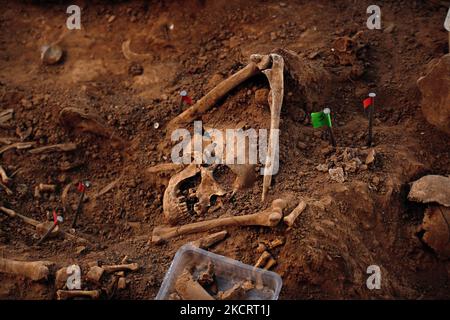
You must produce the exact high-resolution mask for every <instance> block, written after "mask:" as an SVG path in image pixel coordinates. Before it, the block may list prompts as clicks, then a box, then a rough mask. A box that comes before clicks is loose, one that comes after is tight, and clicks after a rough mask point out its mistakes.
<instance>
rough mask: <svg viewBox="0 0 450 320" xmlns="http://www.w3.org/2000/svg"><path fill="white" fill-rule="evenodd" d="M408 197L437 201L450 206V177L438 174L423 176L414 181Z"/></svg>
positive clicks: (416, 199)
mask: <svg viewBox="0 0 450 320" xmlns="http://www.w3.org/2000/svg"><path fill="white" fill-rule="evenodd" d="M408 199H409V200H410V201H416V202H422V203H431V202H437V203H439V204H441V205H443V206H446V207H450V178H449V177H444V176H438V175H428V176H425V177H422V178H420V179H419V180H417V181H415V182H413V184H412V186H411V190H410V191H409V194H408Z"/></svg>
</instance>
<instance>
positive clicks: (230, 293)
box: [217, 281, 255, 300]
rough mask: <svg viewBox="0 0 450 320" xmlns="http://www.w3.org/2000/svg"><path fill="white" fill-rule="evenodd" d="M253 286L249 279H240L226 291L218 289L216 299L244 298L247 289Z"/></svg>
mask: <svg viewBox="0 0 450 320" xmlns="http://www.w3.org/2000/svg"><path fill="white" fill-rule="evenodd" d="M254 287H255V286H254V285H253V283H252V282H251V281H243V282H242V281H241V282H238V283H236V284H235V285H234V286H232V287H231V288H230V289H228V290H226V291H220V292H219V293H218V294H217V299H218V300H245V298H246V294H247V291H249V290H251V289H253V288H254Z"/></svg>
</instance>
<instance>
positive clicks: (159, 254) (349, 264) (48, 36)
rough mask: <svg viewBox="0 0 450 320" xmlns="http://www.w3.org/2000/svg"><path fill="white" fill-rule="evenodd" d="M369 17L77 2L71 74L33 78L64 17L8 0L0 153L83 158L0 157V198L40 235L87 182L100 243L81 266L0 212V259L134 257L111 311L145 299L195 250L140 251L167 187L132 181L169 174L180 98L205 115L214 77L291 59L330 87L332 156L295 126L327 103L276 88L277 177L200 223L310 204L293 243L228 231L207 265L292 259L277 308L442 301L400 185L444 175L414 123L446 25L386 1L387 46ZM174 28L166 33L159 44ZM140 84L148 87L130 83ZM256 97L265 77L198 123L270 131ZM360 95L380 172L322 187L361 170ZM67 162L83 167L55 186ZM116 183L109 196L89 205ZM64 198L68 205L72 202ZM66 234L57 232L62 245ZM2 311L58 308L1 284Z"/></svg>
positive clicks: (57, 4) (432, 137)
mask: <svg viewBox="0 0 450 320" xmlns="http://www.w3.org/2000/svg"><path fill="white" fill-rule="evenodd" d="M370 4H372V2H370V1H350V0H346V1H339V2H337V1H292V2H290V1H286V2H284V3H283V2H279V1H243V0H240V1H239V0H218V1H200V0H199V1H194V0H188V1H168V2H159V1H155V2H154V3H153V2H152V3H150V4H144V3H143V2H139V1H115V2H114V4H110V5H105V4H103V3H99V2H98V1H89V2H88V1H86V2H85V3H84V4H83V5H82V30H80V31H76V30H75V31H70V32H67V34H66V35H65V36H64V37H63V39H62V41H61V43H60V45H61V46H62V47H63V49H64V51H65V56H64V60H63V61H62V62H61V63H59V64H58V65H53V66H44V65H42V63H41V61H40V48H41V46H43V45H45V44H47V43H49V42H53V41H56V40H57V39H58V38H59V37H61V36H62V34H63V33H64V32H65V29H66V28H65V20H66V18H67V16H68V15H67V14H66V13H65V11H66V8H67V6H68V4H61V1H54V2H53V1H48V2H44V1H41V2H39V1H32V2H31V1H28V2H19V1H1V5H2V10H1V15H0V28H1V30H2V32H1V33H0V46H1V50H0V111H2V110H5V109H8V108H13V109H14V118H13V119H12V120H10V121H9V122H8V124H9V125H10V128H7V127H5V128H0V137H15V138H19V139H20V137H21V136H22V137H23V138H24V141H35V142H36V143H37V144H38V146H44V145H50V144H56V143H66V142H75V143H77V144H78V150H77V151H74V152H67V153H59V152H54V153H49V154H45V155H34V154H30V153H29V152H28V151H27V150H12V151H7V152H5V153H4V154H3V155H2V156H1V158H0V165H1V166H2V167H4V168H5V169H6V171H7V172H8V173H9V174H12V173H13V172H15V171H17V170H18V171H17V173H16V174H15V175H14V177H13V181H12V183H11V184H10V189H11V190H12V191H13V192H14V194H13V195H7V194H6V193H5V191H4V190H0V205H2V206H5V207H8V208H11V209H14V210H16V211H17V212H20V213H22V214H25V215H28V216H30V217H33V218H34V219H36V220H39V221H44V220H46V219H47V216H46V212H47V211H49V210H51V209H52V208H55V207H60V206H61V197H60V194H61V192H60V191H62V189H63V187H64V186H65V185H67V184H68V183H70V182H72V183H76V182H78V181H80V180H82V179H89V180H90V181H91V182H92V184H93V186H92V188H90V189H89V190H88V193H87V194H88V196H89V201H87V202H86V203H85V205H84V208H83V211H82V215H81V218H80V220H79V226H78V228H77V232H78V233H80V234H82V235H83V236H84V237H86V238H88V239H90V240H91V241H92V242H93V243H95V245H93V246H86V248H85V249H84V250H82V252H81V253H77V252H79V251H80V250H79V249H80V248H79V246H80V244H77V243H74V242H72V241H70V240H63V239H60V238H56V239H49V240H48V241H46V242H45V243H44V244H43V245H41V246H36V245H35V244H36V242H37V239H36V237H35V232H34V230H31V229H30V228H28V227H25V225H24V224H23V223H22V222H21V221H18V220H13V219H11V218H8V217H7V216H6V215H3V214H0V254H1V255H2V256H3V257H6V258H11V259H18V260H50V261H53V262H55V263H56V264H57V266H58V267H65V266H68V265H69V264H74V263H75V264H78V265H80V267H81V269H82V272H83V275H85V274H86V272H87V270H88V265H89V264H90V263H92V262H93V261H98V262H99V263H104V264H116V263H120V262H121V260H122V259H123V258H124V257H125V256H127V257H128V260H129V261H131V262H137V263H139V265H140V266H141V268H140V269H139V270H138V271H137V272H131V273H129V274H127V275H126V278H127V280H128V281H129V285H128V286H127V288H126V289H123V290H116V292H115V294H113V295H110V296H112V297H114V298H116V299H125V298H131V299H153V298H154V297H155V296H156V293H157V292H158V289H159V287H160V285H161V282H162V279H163V277H164V274H165V273H166V271H167V269H168V267H169V265H170V263H171V261H172V259H173V257H174V254H175V252H176V251H177V249H178V248H179V247H180V246H181V245H183V244H184V243H187V242H188V241H192V240H195V239H197V238H199V237H200V236H202V235H201V234H197V235H189V236H183V237H178V238H175V239H172V240H170V241H168V242H167V243H166V244H163V245H154V244H152V243H149V241H148V239H149V238H150V236H151V232H152V229H153V228H154V227H155V226H158V225H161V224H164V219H163V213H162V196H163V192H164V187H163V186H161V185H160V186H155V184H154V183H152V182H151V181H149V180H148V179H146V176H145V175H144V174H143V172H144V170H145V169H146V168H149V167H151V166H153V165H156V164H159V163H167V162H169V161H170V148H158V146H159V145H161V143H162V142H163V141H164V139H165V134H166V133H165V130H164V128H165V124H166V123H167V122H168V121H170V120H171V119H172V118H173V117H174V116H175V115H177V113H178V112H179V110H178V104H179V95H178V93H179V91H180V90H187V92H188V93H189V94H190V95H191V97H192V98H193V99H194V100H198V99H199V98H201V97H202V96H203V95H204V94H205V93H206V92H207V91H208V90H209V89H210V88H212V87H213V86H214V85H215V84H217V83H218V81H220V79H222V78H224V77H227V76H228V75H230V74H232V73H233V72H235V71H237V70H239V69H240V68H242V67H243V66H244V65H245V64H246V62H247V59H248V57H249V56H250V55H251V54H253V53H262V54H266V53H269V52H272V51H273V50H276V49H277V48H287V49H290V50H292V51H294V52H296V53H298V54H299V55H300V56H303V57H305V58H307V59H311V60H314V61H319V62H321V63H323V64H324V68H326V69H327V70H328V71H329V72H330V73H331V74H332V75H333V76H334V80H333V82H332V83H331V84H330V86H331V87H330V88H328V89H330V92H331V95H330V96H327V97H326V100H325V101H326V106H331V108H332V110H333V116H334V124H335V127H334V130H335V135H336V139H337V142H338V148H337V150H336V151H333V150H332V149H330V148H329V147H328V145H329V143H328V140H327V137H326V135H325V134H324V133H322V131H321V130H314V129H312V127H311V125H310V124H309V123H308V117H307V116H306V115H307V114H308V113H309V112H310V111H311V110H312V109H314V110H313V111H317V110H320V109H321V108H323V107H325V105H310V104H309V103H307V101H306V100H305V98H304V97H303V96H302V94H301V93H300V91H299V90H298V88H297V87H296V84H294V83H293V82H292V81H291V80H292V79H290V78H289V77H287V80H286V90H285V100H284V105H283V109H282V123H281V136H280V142H281V147H280V149H281V150H280V171H279V173H278V175H276V176H275V177H274V178H273V181H272V186H271V189H270V192H269V199H268V201H267V203H261V201H260V198H261V191H262V177H259V179H258V181H257V183H256V184H255V185H254V186H253V187H252V188H251V189H250V190H245V191H243V192H241V193H238V194H237V195H236V197H235V200H234V201H225V202H224V205H223V206H222V207H221V208H220V209H219V210H218V211H215V212H214V213H209V214H207V215H209V217H212V216H214V217H216V216H222V215H230V214H248V213H254V212H256V211H258V210H261V209H265V208H266V207H267V206H268V205H269V203H270V202H271V201H272V200H273V199H276V198H279V197H289V198H290V199H294V200H295V201H292V205H291V208H292V207H294V206H295V205H296V203H297V202H298V200H299V199H301V198H305V199H310V201H311V203H312V205H310V206H309V207H308V208H307V210H306V211H305V212H303V214H302V215H301V216H300V218H299V219H298V220H297V221H296V224H295V226H294V227H293V228H292V229H290V230H287V229H286V227H285V226H284V225H281V224H280V226H278V227H276V228H273V229H271V228H263V227H261V228H259V227H244V228H238V227H234V228H228V231H229V233H230V236H229V237H228V238H227V239H226V240H224V241H222V242H220V243H219V244H217V245H216V246H214V247H213V248H212V249H211V250H212V251H213V252H216V253H218V254H223V255H225V256H228V257H231V258H234V259H237V260H240V261H242V262H244V263H248V264H254V263H255V262H256V261H257V259H258V257H259V254H258V253H256V250H255V249H256V247H257V245H258V242H260V241H264V240H273V239H276V238H280V237H283V238H285V244H284V245H283V246H280V247H277V248H276V249H274V250H272V252H271V253H272V255H273V256H274V257H275V258H276V259H277V265H276V266H275V267H274V269H273V271H275V272H277V273H279V274H280V275H281V276H282V278H283V289H282V291H281V296H280V298H281V299H310V298H315V299H328V298H337V299H348V298H353V299H366V298H369V299H370V298H388V299H392V298H408V299H417V298H420V299H430V298H448V297H449V294H450V288H449V284H450V282H449V281H450V280H449V279H450V262H448V261H442V260H439V259H438V257H437V256H436V254H435V253H434V252H433V251H432V250H431V249H429V248H427V247H425V246H424V245H423V244H422V242H421V241H420V239H419V238H418V236H417V234H416V230H417V228H418V226H419V225H420V224H421V221H422V218H423V211H424V207H423V206H418V205H415V204H412V203H410V202H408V201H407V199H406V195H407V192H408V189H409V183H410V182H411V181H414V180H415V179H417V178H419V177H421V176H423V175H424V174H428V173H433V174H448V173H449V172H450V139H449V138H448V136H446V135H444V134H443V133H440V132H439V131H437V130H436V129H434V128H433V127H432V126H431V125H429V124H428V123H427V122H426V121H425V120H424V117H423V115H422V113H421V110H420V93H419V91H418V89H417V86H416V80H417V79H418V77H419V76H420V75H421V73H422V72H423V70H424V69H425V65H426V64H427V63H428V62H429V61H430V60H431V59H433V58H436V57H440V56H442V55H443V54H445V53H447V52H448V49H447V48H448V46H447V39H448V35H447V33H446V32H445V30H444V29H443V27H442V25H443V22H444V18H445V15H446V10H447V8H446V7H444V6H440V5H439V4H436V3H434V2H431V1H383V3H382V4H381V7H382V19H383V20H382V24H383V28H386V27H387V26H389V25H390V24H394V25H395V28H394V29H393V30H392V31H391V32H383V31H382V30H373V31H372V30H368V29H367V28H366V26H365V22H366V19H367V14H366V8H367V7H368V5H370ZM111 16H114V17H115V18H111ZM168 24H173V25H174V28H173V30H170V31H168V33H166V31H165V30H166V27H167V25H168ZM358 31H363V35H362V37H361V39H360V41H361V42H362V47H361V48H360V49H359V50H358V51H357V52H356V53H355V54H354V56H353V58H354V60H353V61H351V62H350V63H349V64H346V63H341V62H342V61H340V60H339V59H337V57H336V55H335V53H334V52H333V51H332V50H331V49H332V48H333V44H334V41H335V40H336V39H337V38H339V37H342V36H350V37H351V36H353V35H354V34H356V33H357V32H358ZM167 34H168V35H167ZM128 39H130V40H131V49H132V50H133V51H134V52H137V53H145V54H149V55H150V58H149V59H146V60H145V61H143V62H140V63H138V65H137V64H136V63H131V62H130V61H128V60H126V59H125V58H124V56H123V54H122V51H121V46H122V43H123V42H124V41H126V40H128ZM351 58H352V57H351ZM343 64H344V65H343ZM142 69H143V74H142V75H136V74H139V73H140V72H139V71H141V70H142ZM260 88H268V84H267V81H266V80H265V79H264V78H263V77H257V78H255V79H253V80H251V81H249V82H247V83H244V84H243V85H241V86H240V87H239V88H237V89H236V90H234V91H233V92H232V93H231V94H230V95H229V96H228V97H227V98H226V99H225V100H224V101H223V102H221V105H219V106H217V108H215V109H214V110H213V111H212V112H210V113H208V114H207V115H205V117H204V119H203V120H204V122H205V123H206V124H208V125H210V126H213V127H220V128H226V127H231V128H232V127H235V125H236V124H237V123H239V122H242V121H244V122H246V123H247V124H248V125H249V126H251V127H253V128H258V127H263V128H264V127H267V126H268V123H269V114H270V113H269V107H268V105H265V106H260V105H258V104H257V103H256V101H255V91H256V90H258V89H260ZM370 91H375V92H377V112H376V115H375V126H374V132H375V137H374V144H375V150H376V152H377V158H376V161H375V163H374V164H372V165H370V166H369V167H368V168H367V169H365V170H364V169H359V170H356V171H355V172H351V171H352V170H348V171H347V180H346V181H345V182H344V183H338V182H334V181H331V180H330V178H329V174H328V173H326V172H325V173H324V172H320V171H318V170H316V169H315V167H316V166H317V165H319V164H324V163H327V164H328V165H329V166H330V167H335V166H341V165H344V166H345V165H348V163H349V162H351V160H352V158H353V159H354V158H355V157H359V158H360V159H361V160H362V161H363V162H364V160H365V158H364V155H365V154H366V153H367V149H366V148H364V145H365V141H366V124H367V120H366V117H365V115H364V111H363V109H362V100H363V99H364V98H365V97H366V96H367V93H368V92H370ZM65 107H77V108H81V109H84V110H86V111H89V112H92V113H95V114H97V115H99V116H100V118H101V119H102V120H103V121H104V122H105V123H107V124H108V125H109V126H110V127H111V128H113V130H114V132H115V133H116V134H117V135H119V136H120V137H121V138H123V139H125V140H126V141H128V142H129V144H128V147H127V149H126V150H125V151H121V150H118V149H115V148H114V146H112V145H111V143H110V141H109V140H108V139H106V138H102V137H98V136H94V135H91V134H88V133H85V134H74V133H72V132H69V131H67V130H65V129H64V128H63V127H62V126H61V125H60V124H59V123H58V114H59V112H60V110H61V109H63V108H65ZM155 122H158V123H159V124H160V127H159V128H158V129H155V128H154V126H153V125H154V123H155ZM30 128H31V129H30ZM27 129H28V130H29V131H28V132H27ZM64 161H68V162H70V163H76V162H79V163H81V166H79V167H77V168H75V169H73V170H71V171H67V172H62V171H61V170H60V169H59V167H60V164H61V163H62V162H64ZM225 173H226V172H225ZM119 177H121V180H120V182H119V183H118V185H117V186H116V187H115V188H113V189H112V190H111V191H109V192H107V193H105V194H103V195H101V196H99V197H96V198H95V197H94V195H95V194H96V193H97V192H98V191H100V190H101V189H102V188H104V187H105V186H106V185H108V184H109V183H111V182H112V181H114V180H116V179H118V178H119ZM39 183H52V184H56V185H57V186H58V192H57V193H55V194H43V195H42V196H41V197H40V198H35V197H34V195H33V194H34V188H35V186H36V185H38V184H39ZM71 198H72V199H71V201H72V202H73V203H74V204H75V203H76V197H75V194H72V195H71ZM207 215H205V216H202V217H200V218H201V219H207V218H208V216H207ZM71 220H72V216H66V223H65V224H64V225H63V228H64V229H66V230H67V229H68V228H69V224H70V221H71ZM192 220H193V221H196V220H199V217H196V216H194V217H193V219H192ZM369 265H379V266H380V267H381V270H382V287H381V289H380V290H372V291H371V290H368V289H367V287H366V279H367V277H368V275H367V274H366V269H367V267H368V266H369ZM113 278H114V277H112V276H106V277H104V278H103V280H102V281H103V283H102V284H100V285H91V284H88V283H87V282H86V281H84V282H83V284H84V286H83V288H86V289H91V288H93V289H96V288H100V287H108V284H109V283H110V282H111V281H113ZM102 297H104V298H105V297H107V294H103V295H102ZM0 298H2V299H53V298H55V288H54V281H53V278H50V279H49V280H48V281H42V282H32V281H30V280H26V279H22V278H20V277H16V276H10V275H5V274H0Z"/></svg>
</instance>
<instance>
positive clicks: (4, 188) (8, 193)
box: [0, 181, 14, 196]
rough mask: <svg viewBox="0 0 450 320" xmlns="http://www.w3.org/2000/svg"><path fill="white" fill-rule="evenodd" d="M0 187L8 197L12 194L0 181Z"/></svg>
mask: <svg viewBox="0 0 450 320" xmlns="http://www.w3.org/2000/svg"><path fill="white" fill-rule="evenodd" d="M0 187H1V188H2V189H3V190H5V192H6V194H7V195H8V196H11V195H13V194H14V192H13V191H12V190H11V189H10V188H8V186H7V185H6V184H4V183H3V182H1V181H0Z"/></svg>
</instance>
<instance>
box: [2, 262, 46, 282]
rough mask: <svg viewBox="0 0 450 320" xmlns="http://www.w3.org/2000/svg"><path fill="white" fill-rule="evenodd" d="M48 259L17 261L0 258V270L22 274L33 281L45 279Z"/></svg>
mask: <svg viewBox="0 0 450 320" xmlns="http://www.w3.org/2000/svg"><path fill="white" fill-rule="evenodd" d="M52 264H53V263H52V262H50V261H33V262H28V261H17V260H10V259H5V258H0V272H2V273H9V274H15V275H20V276H24V277H26V278H28V279H31V280H33V281H39V280H42V279H47V276H48V273H49V270H48V266H50V265H52Z"/></svg>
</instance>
